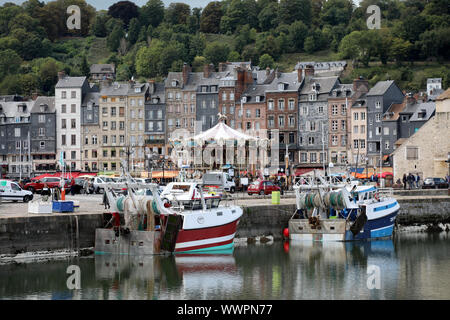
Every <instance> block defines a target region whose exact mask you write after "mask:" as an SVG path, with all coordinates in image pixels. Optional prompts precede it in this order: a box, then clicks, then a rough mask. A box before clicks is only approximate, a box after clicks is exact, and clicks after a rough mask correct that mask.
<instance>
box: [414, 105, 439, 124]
mask: <svg viewBox="0 0 450 320" xmlns="http://www.w3.org/2000/svg"><path fill="white" fill-rule="evenodd" d="M423 111H425V113H424V114H423V115H422V117H421V118H419V114H420V113H423ZM435 111H436V103H434V102H423V103H417V108H416V111H415V112H414V114H413V115H412V116H411V118H410V119H409V121H427V120H428V119H430V118H431V116H432V115H433V114H434V112H435Z"/></svg>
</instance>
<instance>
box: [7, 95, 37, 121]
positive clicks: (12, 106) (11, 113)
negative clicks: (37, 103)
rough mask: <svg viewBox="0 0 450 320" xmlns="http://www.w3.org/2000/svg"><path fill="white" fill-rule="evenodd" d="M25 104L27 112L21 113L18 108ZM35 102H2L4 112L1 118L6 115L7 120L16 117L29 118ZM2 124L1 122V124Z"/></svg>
mask: <svg viewBox="0 0 450 320" xmlns="http://www.w3.org/2000/svg"><path fill="white" fill-rule="evenodd" d="M23 104H25V105H26V106H27V108H26V110H25V112H23V111H19V109H18V106H20V105H23ZM33 105H34V101H32V100H30V101H8V102H0V106H1V107H2V111H1V112H0V117H2V116H3V115H5V116H6V117H7V118H15V117H29V116H30V112H31V109H32V108H33ZM0 123H1V122H0Z"/></svg>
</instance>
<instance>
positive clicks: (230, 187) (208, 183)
mask: <svg viewBox="0 0 450 320" xmlns="http://www.w3.org/2000/svg"><path fill="white" fill-rule="evenodd" d="M202 182H203V187H219V188H222V189H224V190H226V191H229V192H231V193H234V192H235V191H236V184H235V183H234V181H233V179H232V178H231V177H230V175H229V174H228V173H225V172H220V171H218V172H207V173H205V174H204V175H203V179H202Z"/></svg>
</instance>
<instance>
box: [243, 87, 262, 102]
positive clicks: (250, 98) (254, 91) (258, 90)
mask: <svg viewBox="0 0 450 320" xmlns="http://www.w3.org/2000/svg"><path fill="white" fill-rule="evenodd" d="M267 87H268V85H261V84H252V85H250V86H248V88H247V90H245V91H244V93H243V94H242V96H245V97H247V102H246V103H263V102H264V101H265V100H264V99H265V97H264V96H265V92H266V90H267ZM256 96H260V97H262V99H261V98H260V100H259V102H256V98H255V97H256Z"/></svg>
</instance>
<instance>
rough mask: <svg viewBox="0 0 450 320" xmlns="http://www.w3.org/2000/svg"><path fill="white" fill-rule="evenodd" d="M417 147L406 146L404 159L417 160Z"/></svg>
mask: <svg viewBox="0 0 450 320" xmlns="http://www.w3.org/2000/svg"><path fill="white" fill-rule="evenodd" d="M418 159H419V148H418V147H406V160H418Z"/></svg>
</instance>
